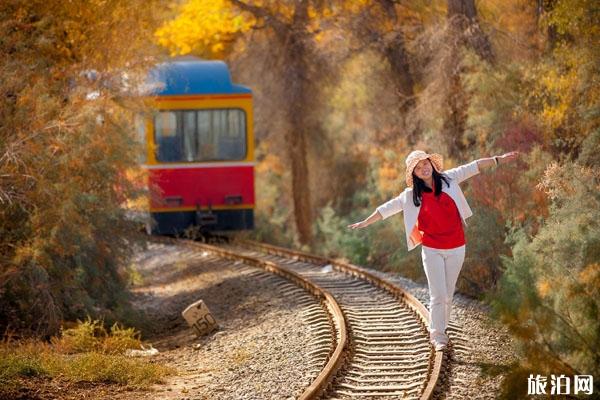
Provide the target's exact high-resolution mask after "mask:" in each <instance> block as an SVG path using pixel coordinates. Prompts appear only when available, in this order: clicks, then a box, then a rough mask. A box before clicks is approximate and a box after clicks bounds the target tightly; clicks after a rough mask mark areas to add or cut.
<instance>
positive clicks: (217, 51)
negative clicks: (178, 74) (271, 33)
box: [155, 0, 256, 57]
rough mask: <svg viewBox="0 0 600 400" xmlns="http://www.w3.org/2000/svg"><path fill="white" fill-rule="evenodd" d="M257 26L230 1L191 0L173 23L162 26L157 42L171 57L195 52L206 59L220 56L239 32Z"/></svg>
mask: <svg viewBox="0 0 600 400" xmlns="http://www.w3.org/2000/svg"><path fill="white" fill-rule="evenodd" d="M255 24H256V19H255V18H254V17H253V16H252V14H249V13H243V12H241V11H239V10H238V9H237V8H235V7H234V6H232V4H231V2H229V1H227V0H191V1H188V2H186V3H185V4H184V5H183V6H182V7H181V10H180V12H179V15H178V16H177V18H175V19H174V20H171V21H168V22H166V23H165V24H163V25H162V26H161V27H160V28H159V29H158V30H157V31H156V33H155V37H156V39H157V41H158V43H159V44H160V45H162V46H164V47H166V48H167V49H169V51H170V52H171V55H173V56H175V55H184V54H189V53H192V52H195V53H198V54H201V55H203V56H206V57H221V56H223V54H224V53H226V52H227V51H228V50H229V46H230V45H231V44H233V40H234V39H235V38H236V36H237V35H238V34H240V33H244V32H247V31H248V30H250V29H251V28H252V27H253V26H254V25H255Z"/></svg>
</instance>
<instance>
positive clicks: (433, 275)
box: [348, 150, 519, 351]
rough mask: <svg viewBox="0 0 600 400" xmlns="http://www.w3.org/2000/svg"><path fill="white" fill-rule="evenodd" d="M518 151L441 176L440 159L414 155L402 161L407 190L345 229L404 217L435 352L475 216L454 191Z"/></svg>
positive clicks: (442, 344) (440, 342) (443, 336)
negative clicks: (421, 275)
mask: <svg viewBox="0 0 600 400" xmlns="http://www.w3.org/2000/svg"><path fill="white" fill-rule="evenodd" d="M518 154H519V153H518V152H517V151H512V152H510V153H506V154H503V155H501V156H494V157H490V158H482V159H479V160H475V161H472V162H470V163H468V164H464V165H461V166H459V167H456V168H452V169H449V170H447V171H444V172H443V173H442V172H441V171H442V170H443V158H442V156H441V155H439V154H427V153H426V152H424V151H421V150H415V151H413V152H412V153H410V154H409V155H408V157H407V158H406V185H407V188H406V189H404V191H403V192H402V193H400V195H398V196H397V197H395V198H393V199H391V200H389V201H388V202H386V203H384V204H382V205H380V206H379V207H377V209H376V210H375V211H374V212H373V214H371V215H370V216H369V217H368V218H366V219H365V220H363V221H360V222H357V223H355V224H351V225H348V227H349V228H352V229H357V228H364V227H366V226H369V225H371V224H372V223H373V222H376V221H379V220H382V219H386V218H388V217H391V216H392V215H394V214H396V213H399V212H400V211H404V227H405V230H406V242H407V245H408V250H409V251H410V250H412V249H414V248H415V247H417V246H418V245H419V244H421V258H422V260H423V267H424V269H425V275H426V276H427V285H428V287H429V299H430V301H429V310H430V313H431V319H430V324H429V327H428V329H429V334H430V340H431V343H432V345H433V346H434V348H435V349H436V351H440V350H443V349H444V348H445V347H446V345H447V344H448V336H447V334H446V327H447V326H448V321H449V319H450V313H451V311H452V297H453V295H454V289H455V285H456V281H457V279H458V274H459V273H460V270H461V268H462V264H463V261H464V259H465V244H466V242H465V235H464V229H463V224H464V225H465V226H466V224H467V223H466V219H467V218H469V217H470V216H471V215H473V212H472V211H471V208H470V207H469V204H468V203H467V200H466V199H465V196H464V194H463V192H462V190H461V188H460V186H459V185H458V184H459V183H461V182H463V181H465V180H467V179H468V178H470V177H472V176H474V175H477V174H478V173H479V172H480V170H482V169H484V168H488V167H492V166H497V165H499V164H505V163H508V162H511V161H513V160H515V159H516V158H517V156H518Z"/></svg>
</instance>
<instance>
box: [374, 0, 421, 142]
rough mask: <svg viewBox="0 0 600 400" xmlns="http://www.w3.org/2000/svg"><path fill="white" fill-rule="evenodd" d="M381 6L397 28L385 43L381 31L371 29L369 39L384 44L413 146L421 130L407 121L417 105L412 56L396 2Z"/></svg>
mask: <svg viewBox="0 0 600 400" xmlns="http://www.w3.org/2000/svg"><path fill="white" fill-rule="evenodd" d="M379 4H380V5H381V7H382V8H383V10H384V12H385V14H386V15H387V17H388V18H389V19H390V20H391V21H392V23H393V25H394V26H395V27H396V29H395V33H394V35H393V37H392V38H391V39H388V40H385V41H384V37H383V36H382V35H381V33H380V32H379V31H376V30H375V29H369V34H368V35H367V37H371V38H372V37H378V38H379V40H378V41H380V42H384V45H383V49H382V53H383V55H384V57H385V58H386V59H387V61H388V63H389V64H390V68H391V70H392V76H393V79H394V86H395V88H394V89H395V94H396V96H397V97H398V100H399V104H400V107H399V112H400V115H401V116H402V119H403V121H402V125H403V126H401V129H402V130H403V132H404V133H405V134H406V136H407V141H408V143H409V145H413V144H414V143H415V142H416V138H417V137H418V136H419V133H420V132H419V130H420V129H419V128H418V127H412V128H411V127H409V126H408V123H407V121H406V119H407V118H406V116H407V115H408V114H409V113H410V111H411V110H412V109H413V107H414V106H415V104H416V101H415V97H414V96H415V92H414V79H413V75H412V73H411V71H410V64H409V58H410V56H409V54H408V52H407V51H406V46H405V45H404V35H403V33H402V31H401V30H400V27H399V23H398V14H397V12H396V5H395V2H394V1H393V0H379Z"/></svg>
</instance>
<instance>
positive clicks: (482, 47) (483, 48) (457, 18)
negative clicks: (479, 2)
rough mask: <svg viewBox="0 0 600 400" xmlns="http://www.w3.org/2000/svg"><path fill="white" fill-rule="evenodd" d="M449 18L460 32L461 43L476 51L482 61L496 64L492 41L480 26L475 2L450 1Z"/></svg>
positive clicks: (467, 0) (472, 0)
mask: <svg viewBox="0 0 600 400" xmlns="http://www.w3.org/2000/svg"><path fill="white" fill-rule="evenodd" d="M447 17H448V20H449V22H450V24H451V25H453V29H456V31H457V32H460V34H461V41H464V42H465V44H466V45H468V46H469V47H471V48H472V49H473V50H475V52H476V53H477V55H479V57H481V58H482V59H484V60H486V61H488V62H490V63H492V64H493V63H495V61H496V58H495V56H494V52H493V50H492V45H491V43H490V40H489V38H488V37H487V35H486V34H485V33H484V32H483V31H482V30H481V26H479V21H478V20H477V8H476V7H475V2H474V0H448V13H447Z"/></svg>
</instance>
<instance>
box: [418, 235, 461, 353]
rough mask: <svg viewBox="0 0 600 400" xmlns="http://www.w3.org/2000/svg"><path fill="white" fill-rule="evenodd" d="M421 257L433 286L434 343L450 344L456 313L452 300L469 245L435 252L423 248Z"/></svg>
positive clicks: (431, 303) (429, 283) (430, 288)
mask: <svg viewBox="0 0 600 400" xmlns="http://www.w3.org/2000/svg"><path fill="white" fill-rule="evenodd" d="M421 247H422V249H421V257H422V259H423V267H424V268H425V275H427V285H428V286H429V312H430V314H431V318H430V324H429V335H430V340H432V341H433V340H435V341H437V342H438V343H448V336H447V335H446V328H447V327H448V322H449V321H450V313H451V312H452V297H453V296H454V289H455V287H456V281H457V279H458V274H459V273H460V270H461V268H462V265H463V261H464V260H465V245H462V246H460V247H455V248H453V249H433V248H431V247H427V246H423V245H421Z"/></svg>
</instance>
